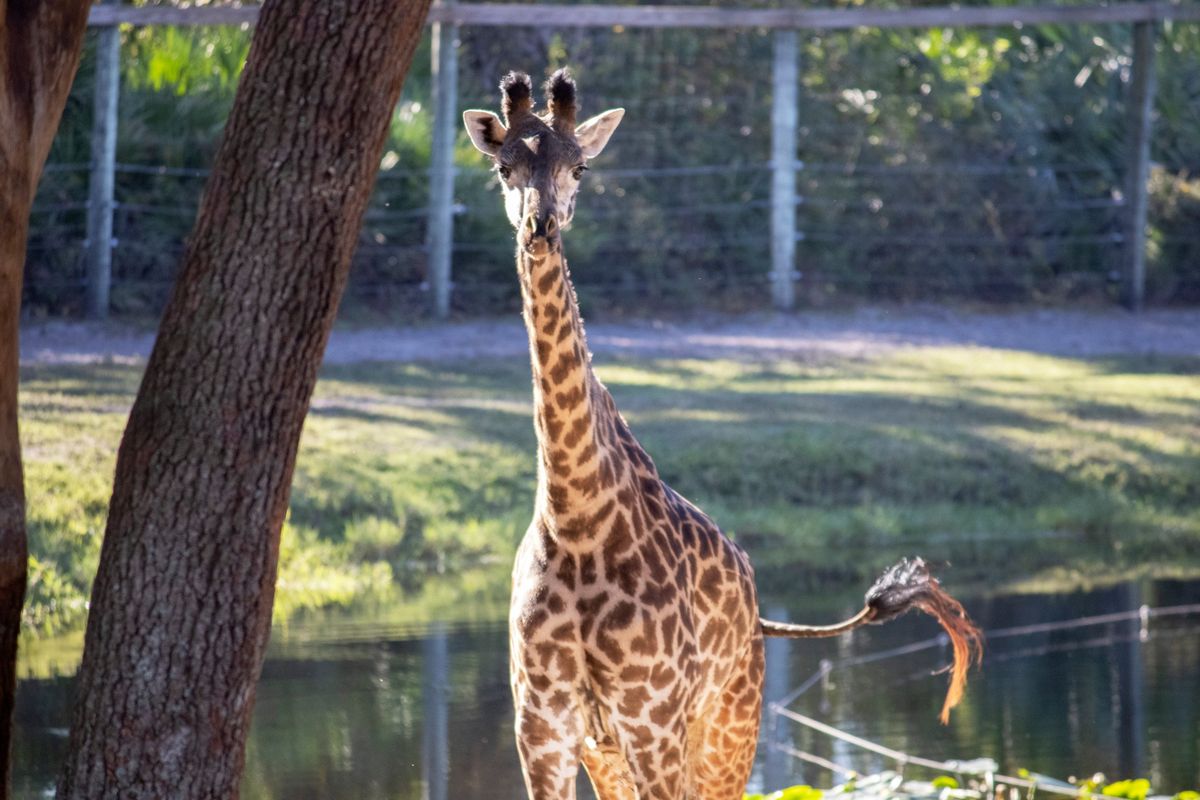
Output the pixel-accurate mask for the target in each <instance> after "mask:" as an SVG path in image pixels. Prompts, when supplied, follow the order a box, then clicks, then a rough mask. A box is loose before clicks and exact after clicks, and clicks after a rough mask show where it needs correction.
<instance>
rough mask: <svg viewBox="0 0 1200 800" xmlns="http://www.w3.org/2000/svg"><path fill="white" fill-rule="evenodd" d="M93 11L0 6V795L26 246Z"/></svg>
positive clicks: (20, 491)
mask: <svg viewBox="0 0 1200 800" xmlns="http://www.w3.org/2000/svg"><path fill="white" fill-rule="evenodd" d="M90 5H91V3H90V2H81V1H80V0H70V1H68V0H62V1H61V2H42V3H36V2H30V0H0V798H8V796H9V791H10V787H9V784H10V782H11V781H10V777H11V776H10V775H9V768H10V753H11V750H12V742H11V735H12V712H13V700H14V693H15V691H16V670H17V664H16V662H17V637H18V634H19V632H20V628H21V606H22V605H23V604H24V601H25V580H26V570H27V568H28V552H27V544H26V540H25V485H24V481H23V478H22V474H21V442H20V439H19V438H18V435H17V433H18V432H17V383H18V379H19V369H20V361H19V338H20V318H21V278H22V274H23V273H24V269H25V241H26V239H27V237H28V235H29V209H30V207H31V206H32V205H33V195H34V192H35V191H36V189H37V183H38V178H39V177H40V176H41V174H42V167H43V166H44V165H45V163H46V156H47V154H48V153H49V152H50V143H51V142H52V141H53V140H54V133H55V131H57V130H58V120H59V118H60V117H61V116H62V111H63V106H65V105H66V102H67V93H68V92H69V90H70V87H71V81H72V80H73V79H74V78H75V70H76V69H77V68H78V67H79V56H80V53H81V52H82V51H83V33H84V30H85V29H86V25H87V13H88V7H89V6H90Z"/></svg>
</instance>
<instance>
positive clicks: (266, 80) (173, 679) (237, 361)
mask: <svg viewBox="0 0 1200 800" xmlns="http://www.w3.org/2000/svg"><path fill="white" fill-rule="evenodd" d="M428 5H429V0H414V2H395V1H394V0H358V1H357V2H350V1H349V0H291V1H290V2H285V1H284V0H267V2H266V3H265V4H264V5H263V7H262V12H261V14H260V16H259V20H258V25H257V28H256V30H255V32H254V39H253V42H252V45H251V48H250V56H249V60H248V62H247V64H246V69H245V71H244V72H243V74H242V78H241V84H240V86H239V89H238V93H237V98H236V100H235V102H234V106H233V110H232V111H231V113H230V116H229V121H228V124H227V126H226V130H225V137H224V140H223V142H222V145H221V148H220V151H219V152H218V153H217V157H216V161H215V163H214V165H213V171H212V176H211V178H210V179H209V183H208V186H207V187H206V189H205V193H204V198H203V200H202V201H201V206H200V210H199V213H198V217H197V220H196V226H195V228H194V230H193V232H192V236H191V240H190V244H189V247H188V251H187V255H186V256H185V258H184V263H183V266H182V269H181V272H180V276H179V278H178V280H177V282H176V285H175V289H174V292H173V294H172V297H171V300H170V302H169V303H168V305H167V308H166V311H165V312H164V316H163V320H162V324H161V326H160V329H159V334H158V340H157V342H156V343H155V345H154V350H153V352H152V353H151V355H150V359H149V363H148V364H147V367H146V374H145V377H144V378H143V380H142V385H141V388H140V389H139V391H138V395H137V399H136V400H135V402H134V406H133V410H132V412H131V414H130V418H129V425H128V427H127V428H126V430H125V436H124V438H123V440H122V442H121V448H120V450H119V452H118V455H117V468H116V481H115V484H114V487H113V497H112V503H111V505H110V508H109V516H108V527H107V530H106V533H105V539H104V547H103V550H102V551H101V556H100V568H99V572H98V573H97V576H96V583H95V586H94V588H93V590H92V605H91V614H90V617H89V619H88V626H87V637H86V641H85V647H84V655H83V663H82V665H81V667H80V670H79V679H78V680H79V682H78V689H77V700H76V706H75V712H74V719H73V721H72V728H71V738H70V744H69V747H68V753H67V762H66V765H65V767H64V771H63V775H62V778H61V780H60V783H59V789H58V791H59V794H58V796H59V798H60V799H61V800H70V799H72V798H112V797H120V798H123V799H124V800H134V799H135V798H154V799H155V800H158V799H159V798H165V797H170V798H178V799H179V800H185V799H186V798H232V797H237V794H238V783H239V778H240V776H241V772H242V766H243V763H244V745H245V740H246V733H247V728H248V727H249V724H250V716H251V710H252V707H253V704H254V696H255V685H256V683H257V680H258V676H259V671H260V669H261V666H262V659H263V653H264V651H265V649H266V644H267V637H268V633H269V630H270V619H271V604H272V600H273V598H274V587H275V571H276V564H277V561H278V554H279V533H280V528H281V527H282V524H283V518H284V514H285V512H286V510H287V503H288V491H289V488H290V484H291V479H292V468H293V465H294V463H295V456H296V447H297V443H298V441H299V438H300V428H301V425H302V423H303V421H304V417H305V414H306V413H307V411H308V404H309V399H310V397H311V394H312V390H313V385H314V383H315V382H316V378H317V369H318V367H319V365H320V362H321V356H322V354H323V352H324V349H325V343H326V340H327V338H328V335H329V329H330V326H331V325H332V323H333V318H334V313H335V311H336V308H337V305H338V301H339V300H340V298H341V295H342V290H343V287H344V286H345V282H346V275H347V272H348V271H349V264H350V256H351V254H352V253H353V251H354V247H355V243H356V238H357V235H358V231H359V227H360V224H361V221H362V214H363V211H364V209H365V207H366V204H367V200H368V197H369V195H370V191H371V187H372V184H373V182H374V179H375V173H376V171H377V169H378V165H379V158H380V153H381V151H382V148H383V143H384V140H385V137H386V134H387V130H388V123H389V121H390V119H391V116H392V111H393V108H394V106H395V103H396V101H397V99H398V97H399V94H400V88H401V85H402V84H403V81H404V76H405V74H406V72H407V70H408V66H409V63H410V62H411V60H412V56H413V52H414V50H415V48H416V46H417V43H418V41H419V39H420V36H421V33H422V29H423V24H424V20H425V15H426V13H427V11H428Z"/></svg>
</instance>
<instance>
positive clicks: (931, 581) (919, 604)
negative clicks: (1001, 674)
mask: <svg viewBox="0 0 1200 800" xmlns="http://www.w3.org/2000/svg"><path fill="white" fill-rule="evenodd" d="M866 600H867V607H868V608H870V609H871V610H872V611H873V612H874V615H873V619H872V620H871V622H872V623H880V622H887V621H888V620H891V619H895V618H896V617H898V616H900V615H902V614H904V613H906V612H908V611H911V610H912V609H914V608H916V609H920V610H921V611H924V612H925V613H926V614H929V615H930V616H931V617H933V618H934V619H936V620H937V621H938V624H939V625H941V626H942V628H943V630H945V631H946V634H947V635H948V636H949V637H950V644H951V646H952V647H953V649H954V665H953V666H952V667H951V669H950V688H949V689H948V690H947V691H946V700H945V702H944V703H943V704H942V713H941V715H940V716H939V719H941V721H942V723H943V724H945V723H947V722H949V720H950V709H952V708H954V707H955V706H956V705H958V702H959V701H960V700H961V699H962V695H963V689H964V688H966V685H967V670H968V669H969V668H970V666H971V664H972V662H974V663H975V664H978V663H979V662H980V660H981V659H982V658H983V634H982V633H980V631H979V629H978V628H977V627H975V624H974V623H973V622H971V619H970V618H969V617H968V616H967V612H966V611H964V610H963V607H962V604H961V603H959V602H958V601H957V600H955V599H954V598H953V597H951V596H950V595H948V594H947V593H946V592H945V591H944V590H943V589H942V587H941V585H940V584H939V583H938V580H937V578H935V577H933V575H931V574H930V572H929V567H928V566H926V564H925V562H924V561H923V560H922V559H920V558H912V559H908V558H905V559H902V560H901V561H900V563H899V564H896V565H894V566H892V567H889V568H888V569H887V571H885V572H884V573H883V574H882V575H880V576H879V579H878V580H877V581H875V583H874V584H873V585H872V586H871V588H870V589H868V590H867V597H866Z"/></svg>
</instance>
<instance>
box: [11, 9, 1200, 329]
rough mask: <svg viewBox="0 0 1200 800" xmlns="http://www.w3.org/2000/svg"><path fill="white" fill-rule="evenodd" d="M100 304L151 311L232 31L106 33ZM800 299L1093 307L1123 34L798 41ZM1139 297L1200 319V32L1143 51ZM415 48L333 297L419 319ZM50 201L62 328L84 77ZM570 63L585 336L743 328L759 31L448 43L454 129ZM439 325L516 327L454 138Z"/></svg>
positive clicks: (754, 193)
mask: <svg viewBox="0 0 1200 800" xmlns="http://www.w3.org/2000/svg"><path fill="white" fill-rule="evenodd" d="M122 36H123V47H122V94H121V112H120V117H121V121H120V136H119V145H118V148H119V149H118V160H119V162H120V164H121V166H120V167H119V171H118V176H117V178H118V180H117V185H118V201H119V203H120V207H119V210H118V218H117V234H116V236H117V238H118V245H117V248H116V253H115V267H114V269H115V276H116V281H115V286H114V303H115V305H116V307H117V310H118V311H120V312H125V313H134V314H137V313H153V312H155V311H156V310H157V309H158V307H160V306H161V304H162V303H163V301H164V300H165V296H166V292H167V290H168V288H169V285H170V281H171V278H172V276H173V273H174V270H175V266H176V264H177V263H178V260H179V256H180V253H181V251H182V247H183V242H184V238H185V237H186V235H187V232H188V230H189V229H190V226H191V222H192V218H193V215H194V208H195V206H196V203H197V200H198V197H199V193H200V191H201V190H202V188H203V183H204V175H205V173H204V170H205V168H206V167H207V165H208V164H209V163H210V162H211V160H212V156H213V154H214V151H215V147H216V145H217V141H218V138H219V134H220V131H221V127H222V125H223V122H224V119H225V114H226V112H227V110H228V108H229V105H230V102H231V100H232V95H233V92H234V90H235V88H236V83H237V76H238V72H239V70H240V66H241V64H242V62H243V61H244V58H245V55H246V51H247V47H248V41H249V32H248V31H247V30H243V29H236V28H193V29H174V28H145V29H129V30H125V31H123V33H122ZM801 42H802V56H801V83H802V87H801V93H800V101H799V105H800V120H801V130H800V148H799V149H800V152H799V153H798V158H799V159H800V160H801V161H802V162H803V165H804V166H803V169H802V170H801V173H800V193H801V195H802V196H803V197H802V201H801V202H800V204H799V205H798V208H797V215H798V228H799V230H800V231H801V232H802V233H803V237H804V238H803V240H802V242H801V243H800V246H799V251H798V258H797V261H798V263H797V267H798V269H799V270H800V271H801V273H802V275H803V277H802V278H801V282H800V286H799V289H800V296H801V298H802V299H803V300H804V301H806V302H809V303H813V304H823V303H830V302H837V301H839V300H859V299H867V300H872V301H878V300H884V301H889V300H900V301H909V300H968V301H982V302H1028V301H1035V302H1077V301H1080V300H1092V301H1096V300H1099V301H1107V300H1111V299H1113V298H1115V297H1116V294H1117V285H1116V278H1117V277H1118V270H1119V269H1120V265H1121V258H1122V254H1123V248H1124V243H1123V231H1122V225H1121V215H1122V213H1123V203H1124V199H1125V194H1126V192H1125V191H1124V188H1123V187H1124V185H1125V184H1124V182H1125V174H1126V164H1127V162H1128V152H1127V147H1128V142H1127V138H1126V132H1127V129H1128V124H1127V119H1126V113H1127V109H1126V107H1125V98H1126V96H1127V92H1128V80H1129V71H1130V52H1131V30H1130V28H1129V26H1123V25H1092V26H1075V27H1066V26H1038V27H1025V28H1021V29H1014V28H985V29H957V30H942V29H927V30H908V29H903V30H877V29H859V30H853V31H845V32H827V33H803V34H802V35H801ZM1158 48H1159V49H1158V85H1159V89H1158V95H1157V106H1156V124H1155V127H1154V139H1153V150H1152V156H1153V159H1154V161H1155V168H1154V172H1153V177H1152V187H1151V188H1152V201H1151V202H1152V209H1151V231H1150V262H1149V265H1148V296H1149V298H1150V299H1151V300H1152V301H1155V302H1194V301H1196V300H1198V299H1200V267H1198V266H1197V263H1198V262H1197V259H1196V255H1197V245H1198V243H1200V237H1197V234H1196V230H1197V229H1198V228H1200V183H1198V182H1197V180H1196V179H1195V178H1194V177H1193V173H1194V171H1195V168H1196V167H1197V165H1200V138H1197V137H1196V136H1195V131H1196V130H1197V129H1198V125H1200V103H1198V102H1197V100H1198V99H1200V58H1197V55H1198V54H1200V26H1197V25H1195V24H1166V25H1164V26H1163V27H1162V29H1161V30H1160V35H1159V38H1158ZM428 56H429V44H428V41H426V43H425V45H424V50H423V52H422V53H420V54H418V56H417V60H416V62H415V65H414V69H413V72H412V74H411V75H410V77H409V79H408V83H407V86H406V87H405V95H404V98H403V101H402V102H401V104H400V106H399V107H398V109H397V112H396V115H395V119H394V123H393V127H392V134H391V138H390V141H389V144H388V147H387V150H386V152H385V155H384V158H383V161H382V164H381V169H380V179H379V183H378V187H377V190H376V196H375V201H374V204H373V206H372V209H371V211H370V212H369V214H368V219H367V225H366V228H365V229H364V231H363V234H362V242H361V246H360V249H359V253H358V256H357V260H356V266H355V272H354V275H353V278H352V284H351V287H350V291H349V293H348V297H347V306H348V308H349V309H350V310H351V311H352V312H358V313H368V314H369V313H370V312H372V311H374V312H386V313H388V314H397V315H403V316H411V315H412V314H416V313H422V312H423V311H424V310H425V309H426V308H427V306H428V303H429V301H430V297H429V292H428V287H427V285H426V284H425V281H426V257H425V249H424V239H425V218H424V205H425V202H426V192H427V178H426V170H427V167H428V163H429V139H430V137H429V133H430V124H431V119H430V115H431V111H430V102H429V94H430V78H429V57H428ZM90 59H91V55H90V53H89V56H88V60H86V61H85V63H84V66H83V68H82V70H81V72H80V77H79V80H78V81H77V82H76V86H75V89H74V92H73V94H72V96H71V100H70V105H69V108H68V111H67V113H66V115H65V117H64V123H63V127H62V131H61V133H60V135H59V138H58V141H57V142H56V145H55V150H54V153H53V155H52V158H51V161H52V162H55V163H56V164H57V165H58V166H57V167H55V168H53V169H52V170H51V171H50V172H49V173H48V175H47V177H46V179H45V181H44V182H43V188H42V193H41V196H40V198H39V203H38V207H39V211H38V213H37V214H36V215H35V220H34V227H33V235H32V238H31V244H30V253H29V265H28V273H27V296H26V300H27V306H28V307H29V308H30V309H32V310H33V311H34V312H35V313H36V312H44V313H62V312H67V313H70V312H74V311H77V310H79V309H80V307H81V305H82V298H83V279H84V269H83V260H84V259H83V256H84V248H85V242H84V225H83V220H84V215H85V204H86V198H87V187H86V183H87V169H86V165H87V162H88V160H89V153H88V140H89V131H90V125H91V116H92V113H91V96H90V92H91V87H92V64H91V60H90ZM564 64H569V65H570V66H571V67H572V68H573V69H574V71H575V73H576V75H577V77H578V78H579V81H580V86H581V92H582V102H583V104H584V114H585V115H586V114H590V113H596V112H599V111H601V110H603V109H605V108H607V107H610V106H617V105H620V106H624V107H625V108H627V109H628V114H627V116H626V118H625V122H624V123H623V125H622V128H621V130H620V131H619V132H618V133H617V135H616V136H615V137H614V140H613V142H612V144H611V145H610V148H609V150H607V151H606V152H605V153H604V154H603V155H602V156H601V157H600V159H599V160H598V162H597V164H596V169H595V170H594V171H593V172H592V173H589V175H588V178H587V181H586V185H585V187H584V190H583V192H584V196H583V197H581V200H580V203H579V208H580V212H579V217H578V219H577V222H576V226H575V231H574V232H573V233H572V234H571V236H570V241H569V244H568V248H569V250H570V255H571V258H572V262H573V265H574V266H575V275H576V280H577V283H578V288H579V291H580V295H581V299H582V301H583V303H584V306H585V310H587V311H589V312H592V311H596V310H616V309H621V310H630V311H633V312H638V311H643V312H644V311H646V310H656V311H661V310H666V309H675V310H692V309H697V308H720V309H727V310H738V309H744V308H759V307H764V306H765V305H766V303H767V297H768V283H767V276H766V271H767V265H768V259H769V239H768V232H769V222H768V208H767V203H768V196H769V180H770V173H769V171H768V168H767V162H768V159H769V156H770V103H771V75H770V73H771V36H770V33H769V32H767V31H757V30H716V31H693V30H622V29H612V30H609V29H576V30H562V31H550V30H542V29H538V28H511V29H494V28H463V29H462V30H461V47H460V50H459V65H460V98H459V105H460V107H462V108H469V107H485V108H495V107H496V106H497V98H496V90H495V88H494V87H495V85H496V83H497V80H498V78H499V76H500V75H501V74H502V73H503V72H504V71H506V70H508V69H510V68H514V67H515V68H521V69H525V70H527V71H529V72H531V73H532V74H534V75H535V77H537V76H540V75H542V74H545V73H547V72H548V71H549V70H551V69H553V68H556V67H558V66H560V65H564ZM457 163H458V168H459V171H458V176H459V177H458V180H457V186H456V198H457V200H458V202H459V203H460V204H462V209H461V213H460V214H459V215H458V216H457V219H456V228H455V241H456V250H455V260H454V280H455V293H454V302H455V308H456V310H457V311H459V312H463V313H494V312H496V311H507V310H510V309H513V308H515V307H516V306H517V300H516V287H515V281H513V280H512V276H511V255H510V249H511V232H510V231H509V228H508V223H507V221H506V220H505V219H504V217H503V214H502V213H501V204H500V200H499V198H498V197H497V196H496V195H497V192H496V191H495V187H494V185H493V182H492V179H491V176H490V173H489V172H488V171H487V169H486V165H485V164H484V162H483V159H482V158H481V157H480V156H479V155H478V154H477V153H476V152H475V151H474V150H473V149H472V148H471V147H470V145H469V143H467V141H466V137H465V135H461V134H460V136H459V145H458V152H457Z"/></svg>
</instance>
